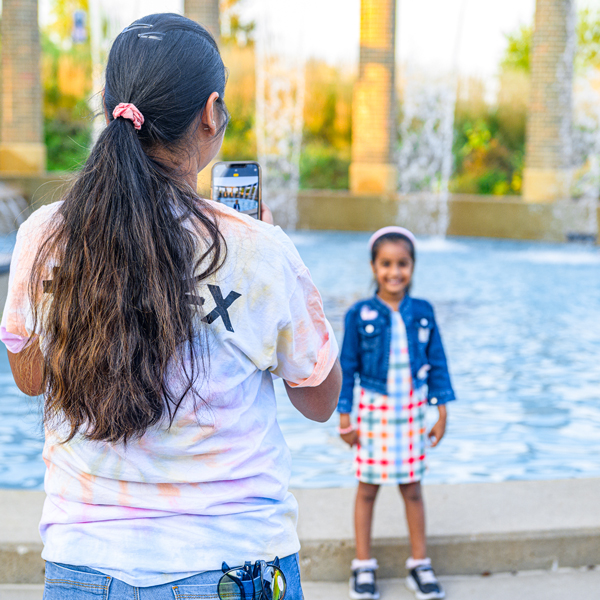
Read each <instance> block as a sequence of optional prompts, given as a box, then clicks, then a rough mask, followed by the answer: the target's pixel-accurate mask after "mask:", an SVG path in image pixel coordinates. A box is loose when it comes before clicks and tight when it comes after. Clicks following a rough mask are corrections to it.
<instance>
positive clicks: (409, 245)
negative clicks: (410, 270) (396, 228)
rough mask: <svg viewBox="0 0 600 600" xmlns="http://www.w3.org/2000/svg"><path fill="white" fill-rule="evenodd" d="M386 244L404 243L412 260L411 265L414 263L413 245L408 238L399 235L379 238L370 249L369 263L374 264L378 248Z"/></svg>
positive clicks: (386, 234) (387, 235) (387, 234)
mask: <svg viewBox="0 0 600 600" xmlns="http://www.w3.org/2000/svg"><path fill="white" fill-rule="evenodd" d="M386 242H404V243H405V244H406V246H407V248H408V253H409V254H410V257H411V258H412V261H413V264H414V263H415V257H416V255H415V245H414V244H413V243H412V240H411V239H410V238H409V237H408V236H406V235H403V234H401V233H385V234H383V235H382V236H381V237H378V238H377V239H376V240H375V243H374V244H373V247H372V248H371V262H373V263H374V262H375V259H376V258H377V253H378V252H379V248H381V246H382V244H385V243H386Z"/></svg>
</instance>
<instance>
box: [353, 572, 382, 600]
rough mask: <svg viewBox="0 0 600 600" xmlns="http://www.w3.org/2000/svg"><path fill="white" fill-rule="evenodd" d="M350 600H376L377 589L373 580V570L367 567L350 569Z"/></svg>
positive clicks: (377, 595)
mask: <svg viewBox="0 0 600 600" xmlns="http://www.w3.org/2000/svg"><path fill="white" fill-rule="evenodd" d="M350 598H352V600H363V599H364V600H378V598H379V589H378V588H377V581H376V579H375V569H370V568H368V567H358V568H357V569H352V577H351V578H350Z"/></svg>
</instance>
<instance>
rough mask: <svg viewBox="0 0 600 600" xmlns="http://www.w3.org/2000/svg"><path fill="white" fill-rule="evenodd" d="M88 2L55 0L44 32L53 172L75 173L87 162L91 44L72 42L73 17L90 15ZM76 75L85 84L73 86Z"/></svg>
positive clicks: (46, 126) (48, 140) (48, 141)
mask: <svg viewBox="0 0 600 600" xmlns="http://www.w3.org/2000/svg"><path fill="white" fill-rule="evenodd" d="M87 9H88V0H54V3H53V9H52V16H53V20H52V22H51V23H50V24H49V25H48V27H46V28H45V29H44V30H43V31H42V75H43V77H42V85H43V91H44V139H45V143H46V147H47V153H48V164H47V168H48V170H49V171H71V170H73V169H77V168H79V167H80V166H81V164H82V163H83V162H84V161H85V159H86V157H87V155H88V152H89V146H90V143H91V131H92V121H91V114H90V110H89V108H88V104H87V100H88V97H89V94H90V93H91V56H90V45H89V36H88V41H86V42H84V43H80V44H73V43H72V42H71V35H72V31H73V15H74V13H75V11H77V10H84V11H86V12H87ZM73 75H75V76H77V78H78V79H79V80H80V81H81V82H82V83H81V85H79V86H77V85H72V84H73V80H72V79H73Z"/></svg>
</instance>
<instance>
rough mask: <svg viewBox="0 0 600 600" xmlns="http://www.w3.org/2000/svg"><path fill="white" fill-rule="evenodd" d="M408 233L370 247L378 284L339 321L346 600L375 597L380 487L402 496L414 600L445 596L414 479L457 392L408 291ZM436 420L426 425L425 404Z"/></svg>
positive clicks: (422, 308)
mask: <svg viewBox="0 0 600 600" xmlns="http://www.w3.org/2000/svg"><path fill="white" fill-rule="evenodd" d="M415 247H416V240H415V237H414V235H413V234H412V233H411V232H410V231H408V230H406V229H403V228H401V227H385V228H383V229H381V230H379V231H377V232H376V233H375V234H374V235H373V236H372V237H371V239H370V241H369V248H370V250H371V267H372V269H373V275H374V278H375V283H376V286H377V291H376V294H375V296H374V297H372V298H368V299H366V300H362V301H360V302H358V303H357V304H355V305H354V306H353V307H352V308H351V309H350V310H349V311H348V313H347V315H346V319H345V332H344V342H343V346H342V354H341V363H342V371H343V383H342V392H341V394H340V400H339V403H338V412H339V413H340V426H339V434H340V437H341V438H342V440H343V441H344V442H346V443H347V444H348V445H349V446H351V447H354V448H355V468H356V477H357V479H358V482H359V483H358V490H357V495H356V505H355V515H354V520H355V534H356V558H355V559H354V560H353V561H352V567H351V568H352V578H351V579H350V597H351V598H355V599H359V598H360V599H376V598H379V591H378V588H377V583H376V577H375V573H376V570H377V560H376V559H375V558H373V557H372V556H371V522H372V518H373V506H374V502H375V498H376V496H377V492H378V490H379V486H380V485H381V484H385V483H393V484H397V485H398V486H399V489H400V492H401V495H402V497H403V499H404V503H405V509H406V518H407V521H408V529H409V532H410V541H411V551H412V554H411V556H410V557H409V558H408V560H407V561H406V566H407V569H408V577H407V579H406V584H407V586H408V587H409V588H410V589H411V590H412V591H414V592H415V594H416V596H417V598H428V599H429V598H431V599H433V598H443V597H444V595H445V594H444V590H443V589H442V587H441V586H440V584H439V582H438V580H437V578H436V576H435V573H434V571H433V569H432V567H431V561H430V559H429V558H428V557H427V544H426V537H425V508H424V504H423V498H422V494H421V479H422V478H423V476H424V474H425V469H426V467H425V457H426V447H427V446H428V445H429V446H431V447H435V446H437V445H438V444H439V443H440V441H441V440H442V438H443V437H444V434H445V432H446V421H447V410H446V403H447V402H449V401H450V400H454V392H453V390H452V386H451V383H450V376H449V374H448V368H447V364H446V357H445V354H444V348H443V346H442V341H441V337H440V333H439V329H438V326H437V323H436V320H435V316H434V312H433V308H432V306H431V305H430V304H429V303H428V302H426V301H425V300H418V299H416V298H413V297H412V296H411V295H410V288H411V284H412V277H413V273H414V267H415V259H416V255H415ZM356 377H358V378H359V379H360V390H359V392H360V393H359V405H358V411H357V425H356V426H353V425H352V420H351V410H352V404H353V399H354V387H355V378H356ZM428 404H429V405H431V406H435V407H437V409H438V419H437V421H436V423H435V424H434V425H433V427H432V428H431V430H430V431H429V432H427V429H426V419H425V417H426V410H427V406H428Z"/></svg>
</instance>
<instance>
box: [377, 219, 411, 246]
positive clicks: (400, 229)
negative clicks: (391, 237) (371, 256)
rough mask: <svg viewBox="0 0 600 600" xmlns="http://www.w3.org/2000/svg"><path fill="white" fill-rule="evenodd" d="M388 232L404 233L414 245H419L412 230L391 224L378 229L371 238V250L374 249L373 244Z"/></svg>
mask: <svg viewBox="0 0 600 600" xmlns="http://www.w3.org/2000/svg"><path fill="white" fill-rule="evenodd" d="M388 233H399V234H400V235H403V236H405V237H407V238H408V239H409V240H410V241H411V242H412V245H413V246H414V247H415V248H416V247H417V238H416V237H415V236H414V235H413V233H412V232H411V231H409V230H408V229H404V227H396V226H394V225H390V226H389V227H382V228H381V229H378V230H377V231H376V232H375V233H374V234H373V235H372V236H371V238H370V239H369V250H373V244H374V243H375V242H376V241H377V240H378V239H379V238H380V237H381V236H383V235H386V234H388Z"/></svg>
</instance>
